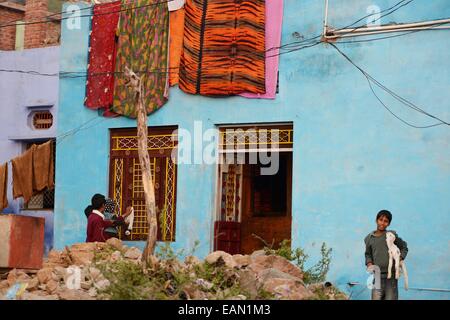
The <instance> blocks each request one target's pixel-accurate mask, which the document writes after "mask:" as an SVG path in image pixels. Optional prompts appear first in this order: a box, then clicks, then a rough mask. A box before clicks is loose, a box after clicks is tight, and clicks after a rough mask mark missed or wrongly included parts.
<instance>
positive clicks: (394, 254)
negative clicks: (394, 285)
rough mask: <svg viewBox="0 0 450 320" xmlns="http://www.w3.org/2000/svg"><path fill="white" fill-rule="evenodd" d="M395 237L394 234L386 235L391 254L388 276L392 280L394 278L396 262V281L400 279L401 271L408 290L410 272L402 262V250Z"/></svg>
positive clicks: (388, 233)
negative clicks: (393, 265)
mask: <svg viewBox="0 0 450 320" xmlns="http://www.w3.org/2000/svg"><path fill="white" fill-rule="evenodd" d="M394 241H395V235H394V234H393V233H392V232H387V233H386V243H387V246H388V253H389V266H388V276H387V278H388V279H390V278H391V277H392V263H393V262H395V279H398V278H400V269H401V270H402V272H403V275H404V277H405V289H406V290H408V272H407V271H406V265H405V262H404V261H401V260H400V249H399V248H398V247H397V246H396V245H395V243H394Z"/></svg>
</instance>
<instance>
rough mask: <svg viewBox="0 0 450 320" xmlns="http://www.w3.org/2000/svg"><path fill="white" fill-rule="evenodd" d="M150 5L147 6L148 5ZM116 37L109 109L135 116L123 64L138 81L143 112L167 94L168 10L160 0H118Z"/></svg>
mask: <svg viewBox="0 0 450 320" xmlns="http://www.w3.org/2000/svg"><path fill="white" fill-rule="evenodd" d="M152 3H153V4H154V5H149V4H152ZM129 6H132V7H135V8H138V9H134V10H124V11H122V12H121V13H120V21H119V39H118V45H117V57H116V59H117V61H116V68H115V71H116V77H115V84H114V99H113V106H112V107H111V110H112V111H113V112H116V113H118V114H121V115H125V116H127V117H131V118H136V116H137V111H138V108H137V104H136V99H135V95H136V93H135V91H134V89H133V88H132V87H130V86H128V85H127V79H126V77H125V74H124V73H123V72H124V71H125V67H128V68H130V69H131V70H132V71H133V72H135V73H136V74H137V75H138V76H139V77H140V78H141V81H142V84H143V90H144V92H142V97H143V101H144V105H145V107H146V109H147V113H148V114H150V113H152V112H154V111H156V110H157V109H159V108H160V107H161V106H162V105H163V104H164V103H165V102H166V101H167V97H168V87H169V81H168V61H167V60H168V52H167V51H168V35H169V10H168V8H167V2H161V1H160V0H151V1H149V0H134V1H131V2H130V1H129V0H122V8H127V7H129Z"/></svg>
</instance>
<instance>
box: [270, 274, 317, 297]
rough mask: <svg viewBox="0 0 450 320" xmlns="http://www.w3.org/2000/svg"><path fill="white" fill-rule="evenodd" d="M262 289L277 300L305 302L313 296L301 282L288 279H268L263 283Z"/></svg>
mask: <svg viewBox="0 0 450 320" xmlns="http://www.w3.org/2000/svg"><path fill="white" fill-rule="evenodd" d="M263 289H264V290H266V291H269V292H271V293H273V294H274V295H275V297H276V298H278V299H288V300H305V299H309V298H311V297H313V296H314V294H313V293H312V292H311V291H310V290H308V289H307V288H306V287H305V286H304V285H303V283H302V282H300V281H295V280H289V279H281V278H272V279H269V280H268V281H267V282H265V283H264V286H263Z"/></svg>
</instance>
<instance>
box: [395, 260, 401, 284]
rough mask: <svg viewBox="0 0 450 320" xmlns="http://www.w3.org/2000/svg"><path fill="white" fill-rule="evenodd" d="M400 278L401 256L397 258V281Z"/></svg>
mask: <svg viewBox="0 0 450 320" xmlns="http://www.w3.org/2000/svg"><path fill="white" fill-rule="evenodd" d="M398 278H400V256H398V255H397V256H396V257H395V279H398Z"/></svg>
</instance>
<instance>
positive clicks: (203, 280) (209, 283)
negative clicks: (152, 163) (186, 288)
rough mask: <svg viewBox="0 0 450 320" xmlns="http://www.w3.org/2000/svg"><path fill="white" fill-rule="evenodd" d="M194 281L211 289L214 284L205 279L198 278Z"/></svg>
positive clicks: (203, 287)
mask: <svg viewBox="0 0 450 320" xmlns="http://www.w3.org/2000/svg"><path fill="white" fill-rule="evenodd" d="M194 283H195V284H196V285H198V286H199V287H201V288H202V289H204V290H210V289H211V288H212V287H213V286H214V284H212V283H211V282H209V281H206V280H205V279H196V280H195V282H194Z"/></svg>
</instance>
